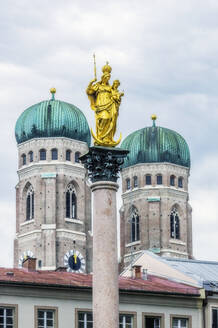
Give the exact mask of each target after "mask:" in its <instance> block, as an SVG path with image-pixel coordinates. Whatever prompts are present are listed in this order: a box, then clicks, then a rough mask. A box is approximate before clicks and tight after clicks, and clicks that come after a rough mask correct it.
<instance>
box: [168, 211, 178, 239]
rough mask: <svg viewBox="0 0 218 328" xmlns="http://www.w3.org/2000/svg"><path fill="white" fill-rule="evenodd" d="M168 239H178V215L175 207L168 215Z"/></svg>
mask: <svg viewBox="0 0 218 328" xmlns="http://www.w3.org/2000/svg"><path fill="white" fill-rule="evenodd" d="M170 237H171V238H174V239H180V224H179V214H178V210H177V208H176V207H174V208H173V209H172V211H171V213H170Z"/></svg>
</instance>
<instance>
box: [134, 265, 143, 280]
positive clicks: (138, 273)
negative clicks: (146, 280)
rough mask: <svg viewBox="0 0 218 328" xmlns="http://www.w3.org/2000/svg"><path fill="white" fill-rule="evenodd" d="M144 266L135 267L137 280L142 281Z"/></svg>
mask: <svg viewBox="0 0 218 328" xmlns="http://www.w3.org/2000/svg"><path fill="white" fill-rule="evenodd" d="M141 268H142V266H141V265H133V270H134V271H133V272H134V278H135V279H142V271H141Z"/></svg>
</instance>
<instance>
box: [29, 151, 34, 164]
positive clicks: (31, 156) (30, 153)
mask: <svg viewBox="0 0 218 328" xmlns="http://www.w3.org/2000/svg"><path fill="white" fill-rule="evenodd" d="M29 161H30V162H33V152H32V150H31V151H30V152H29Z"/></svg>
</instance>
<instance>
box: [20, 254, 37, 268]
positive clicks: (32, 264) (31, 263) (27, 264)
mask: <svg viewBox="0 0 218 328" xmlns="http://www.w3.org/2000/svg"><path fill="white" fill-rule="evenodd" d="M22 267H23V268H25V269H27V270H28V271H36V258H34V257H27V259H25V260H24V261H23V265H22Z"/></svg>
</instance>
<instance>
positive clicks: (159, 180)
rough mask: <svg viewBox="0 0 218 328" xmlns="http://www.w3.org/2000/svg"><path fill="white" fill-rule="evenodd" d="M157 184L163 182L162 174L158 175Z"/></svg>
mask: <svg viewBox="0 0 218 328" xmlns="http://www.w3.org/2000/svg"><path fill="white" fill-rule="evenodd" d="M157 184H158V185H161V184H162V175H157Z"/></svg>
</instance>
